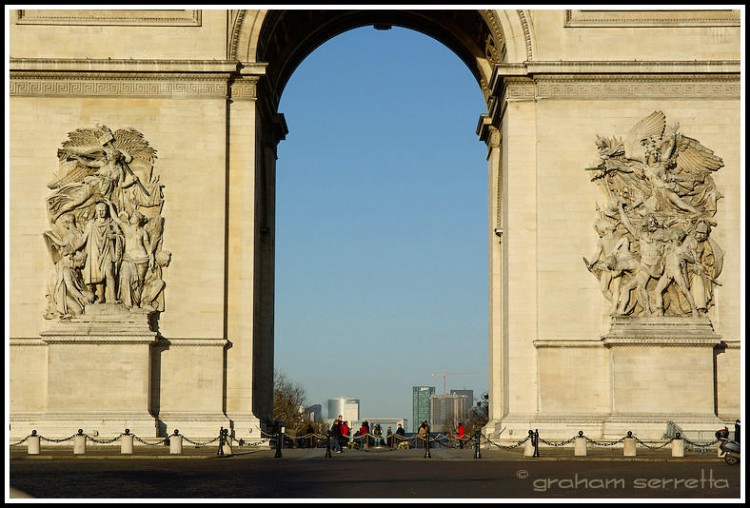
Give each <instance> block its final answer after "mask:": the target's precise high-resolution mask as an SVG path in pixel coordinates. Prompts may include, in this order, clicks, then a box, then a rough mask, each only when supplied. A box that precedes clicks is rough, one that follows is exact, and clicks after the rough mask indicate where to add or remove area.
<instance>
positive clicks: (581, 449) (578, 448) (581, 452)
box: [574, 436, 586, 457]
mask: <svg viewBox="0 0 750 508" xmlns="http://www.w3.org/2000/svg"><path fill="white" fill-rule="evenodd" d="M574 455H575V456H576V457H585V456H586V438H585V437H581V436H578V437H576V440H575V451H574Z"/></svg>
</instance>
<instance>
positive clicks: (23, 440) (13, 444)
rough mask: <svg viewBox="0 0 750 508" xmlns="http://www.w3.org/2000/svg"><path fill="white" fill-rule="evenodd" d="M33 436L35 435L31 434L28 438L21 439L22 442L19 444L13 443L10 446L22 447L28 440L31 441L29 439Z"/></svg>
mask: <svg viewBox="0 0 750 508" xmlns="http://www.w3.org/2000/svg"><path fill="white" fill-rule="evenodd" d="M33 435H34V434H29V435H28V436H26V437H25V438H23V439H21V440H20V441H19V442H17V443H11V444H10V445H11V446H18V445H22V444H23V443H25V442H26V440H27V439H29V438H30V437H31V436H33Z"/></svg>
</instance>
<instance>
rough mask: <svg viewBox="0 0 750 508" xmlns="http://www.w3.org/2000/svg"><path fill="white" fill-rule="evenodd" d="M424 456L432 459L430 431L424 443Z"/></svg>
mask: <svg viewBox="0 0 750 508" xmlns="http://www.w3.org/2000/svg"><path fill="white" fill-rule="evenodd" d="M424 458H425V459H431V458H432V455H430V431H429V430H428V431H427V441H425V445H424Z"/></svg>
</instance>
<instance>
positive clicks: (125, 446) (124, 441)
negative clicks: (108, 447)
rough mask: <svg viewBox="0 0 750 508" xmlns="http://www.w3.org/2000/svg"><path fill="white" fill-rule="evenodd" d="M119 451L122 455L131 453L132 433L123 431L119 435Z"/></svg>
mask: <svg viewBox="0 0 750 508" xmlns="http://www.w3.org/2000/svg"><path fill="white" fill-rule="evenodd" d="M120 453H121V454H123V455H132V454H133V434H129V433H125V434H123V435H122V436H121V437H120Z"/></svg>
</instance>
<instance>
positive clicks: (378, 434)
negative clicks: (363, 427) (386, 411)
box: [372, 423, 383, 446]
mask: <svg viewBox="0 0 750 508" xmlns="http://www.w3.org/2000/svg"><path fill="white" fill-rule="evenodd" d="M372 433H373V435H374V436H375V438H374V439H373V441H374V445H375V446H383V428H382V427H381V426H380V424H379V423H376V424H375V426H374V427H373V428H372Z"/></svg>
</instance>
